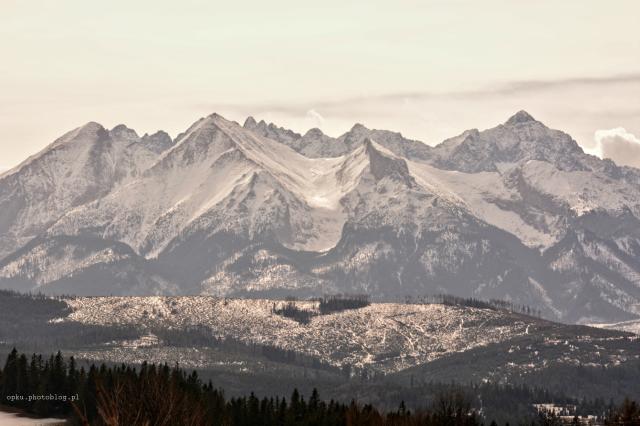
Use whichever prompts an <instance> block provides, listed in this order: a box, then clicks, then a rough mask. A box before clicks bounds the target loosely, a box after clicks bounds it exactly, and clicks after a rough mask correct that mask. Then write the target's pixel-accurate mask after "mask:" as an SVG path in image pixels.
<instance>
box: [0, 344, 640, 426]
mask: <svg viewBox="0 0 640 426" xmlns="http://www.w3.org/2000/svg"><path fill="white" fill-rule="evenodd" d="M440 387H441V389H440V391H439V392H437V394H436V395H435V396H434V397H433V399H432V401H431V404H430V405H429V408H427V409H423V410H418V411H413V412H412V411H411V410H409V409H407V408H406V406H405V404H404V403H401V404H400V407H399V408H398V409H397V410H393V411H389V412H381V411H380V410H379V409H377V408H376V407H374V406H372V405H361V404H358V403H356V402H355V401H352V402H351V403H348V404H345V403H342V402H337V401H334V400H331V401H329V402H326V401H323V400H322V399H321V398H320V395H319V394H318V392H317V391H316V390H314V391H313V392H312V394H311V395H310V396H309V398H308V399H305V397H304V396H302V395H301V394H300V393H299V392H298V391H297V390H294V391H293V393H292V394H291V397H290V398H288V399H287V398H280V397H277V396H274V397H265V398H262V399H260V398H258V397H256V396H255V395H254V394H253V393H251V395H249V396H244V397H234V398H230V399H227V398H226V397H225V394H224V392H223V391H222V390H220V389H217V388H216V387H214V385H213V384H212V383H211V381H208V382H206V383H205V382H204V381H203V380H201V379H200V378H199V376H198V374H197V373H196V372H195V371H194V372H192V373H187V372H186V371H185V370H183V369H181V368H179V367H178V366H175V367H169V366H168V365H167V364H163V365H155V364H147V363H144V364H142V365H141V366H140V367H139V368H134V367H131V366H126V365H120V366H112V367H108V366H106V365H104V364H103V365H101V366H99V367H98V366H95V365H91V366H90V367H89V368H88V369H85V368H84V367H80V368H78V367H77V364H76V361H75V360H74V358H73V357H70V358H68V359H65V358H64V357H63V356H62V354H61V353H60V352H58V353H57V354H56V355H51V356H49V357H48V358H45V357H42V356H41V355H35V354H34V355H32V356H31V357H27V356H26V355H25V354H19V353H18V351H17V350H15V349H14V350H13V351H12V352H11V353H10V354H9V355H8V357H7V360H6V362H5V364H4V368H3V369H2V370H0V396H1V397H2V401H3V403H4V404H6V405H10V406H12V407H15V408H19V409H22V410H24V411H27V412H29V413H32V414H36V415H41V416H56V417H64V418H68V419H70V422H71V424H75V425H113V426H116V425H127V426H129V425H130V426H136V425H156V424H163V425H194V426H195V425H242V426H244V425H247V426H253V425H274V426H275V425H427V426H429V425H450V426H458V425H460V426H462V425H465V426H466V425H469V426H471V425H480V424H484V423H489V422H490V421H489V419H487V418H486V416H483V413H482V412H483V409H482V408H480V409H479V410H478V409H477V408H476V407H475V404H472V403H471V398H470V397H469V396H470V395H469V393H467V392H465V391H464V390H463V388H462V387H457V386H452V385H449V386H442V385H440ZM492 388H493V392H491V390H492ZM470 389H472V390H473V393H479V394H482V395H483V398H484V403H488V404H491V403H492V402H495V401H491V399H492V398H502V399H501V401H502V402H501V403H502V404H506V405H509V406H513V407H515V406H516V405H517V404H518V403H520V402H521V400H523V401H524V400H530V399H531V397H536V398H541V399H542V400H547V401H553V400H554V399H555V402H556V403H561V404H568V405H571V404H574V406H575V407H576V408H577V410H576V411H575V412H576V414H577V415H579V414H580V413H581V411H584V410H585V409H588V410H589V411H591V412H593V411H594V410H595V412H598V411H599V412H600V413H601V414H602V415H603V417H604V418H605V419H606V422H607V423H608V424H612V425H613V424H616V425H637V424H640V423H638V422H640V409H639V408H638V404H637V403H635V402H633V401H631V400H625V402H624V403H623V404H622V405H621V406H620V407H617V408H616V407H614V406H613V405H609V406H606V405H605V403H604V401H593V402H592V403H588V402H586V401H582V402H578V401H575V400H571V399H566V398H565V399H557V398H554V397H553V396H552V395H550V394H548V392H546V391H536V390H531V389H528V388H526V387H511V388H509V389H502V388H500V387H499V386H497V385H491V386H490V387H477V386H474V387H471V388H470ZM419 391H420V390H419V389H415V392H419ZM505 391H506V393H508V394H509V395H510V396H511V398H507V399H505V398H504V395H505V394H506V393H505ZM499 395H502V397H500V396H499ZM498 402H499V401H498ZM604 407H606V408H604ZM576 420H577V418H576ZM525 422H526V423H530V424H541V425H543V424H544V425H546V424H560V423H561V419H560V418H558V417H555V416H554V415H545V414H542V415H539V416H537V417H530V416H525V415H524V412H523V414H522V417H521V423H525ZM491 424H495V422H493V421H491ZM507 424H508V423H507Z"/></svg>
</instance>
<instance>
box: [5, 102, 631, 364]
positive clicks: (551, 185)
mask: <svg viewBox="0 0 640 426" xmlns="http://www.w3.org/2000/svg"><path fill="white" fill-rule="evenodd" d="M639 218H640V170H638V169H634V168H630V167H622V166H618V165H616V164H615V163H613V162H612V161H610V160H602V159H599V158H597V157H594V156H592V155H588V154H586V153H584V152H583V150H582V149H581V148H580V146H579V145H578V144H577V143H576V142H575V141H574V140H573V139H572V138H571V137H570V136H569V135H567V134H565V133H563V132H561V131H559V130H553V129H549V128H548V127H546V126H545V125H544V124H543V123H541V122H539V121H536V120H535V119H534V118H533V117H531V116H530V115H529V114H527V113H526V112H524V111H520V112H518V113H516V114H515V115H514V116H512V117H511V118H509V119H508V120H507V121H506V122H505V123H503V124H500V125H498V126H497V127H494V128H491V129H487V130H483V131H479V130H476V129H473V130H468V131H466V132H464V133H462V134H461V135H458V136H455V137H452V138H450V139H448V140H445V141H444V142H442V143H440V144H438V145H436V146H429V145H426V144H424V143H422V142H419V141H414V140H409V139H406V138H405V137H403V136H402V135H401V134H400V133H395V132H391V131H386V130H372V129H368V128H366V127H365V126H363V125H360V124H357V125H355V126H354V127H353V128H352V129H351V130H350V131H348V132H347V133H345V134H344V135H342V136H340V137H337V138H333V137H330V136H327V135H325V134H323V133H322V131H320V130H319V129H312V130H309V131H308V132H307V133H305V134H304V135H300V134H297V133H295V132H293V131H291V130H287V129H284V128H281V127H278V126H276V125H274V124H267V123H265V122H264V121H260V122H258V121H256V120H254V119H253V118H251V117H250V118H248V119H247V120H246V122H245V123H244V124H243V125H241V124H239V123H236V122H233V121H229V120H227V119H225V118H223V117H221V116H219V115H217V114H213V115H210V116H208V117H204V118H201V119H199V120H198V121H196V122H195V123H194V124H193V125H192V126H190V127H189V128H188V129H187V130H186V131H185V132H183V133H182V134H180V135H178V136H177V137H176V138H175V139H172V138H171V137H170V136H169V135H168V134H166V133H164V132H157V133H155V134H153V135H144V136H139V135H138V134H137V133H136V132H135V131H134V130H132V129H129V128H127V127H126V126H124V125H120V126H117V127H115V128H113V129H111V130H108V129H105V128H104V127H103V126H101V125H100V124H97V123H88V124H86V125H84V126H82V127H79V128H77V129H75V130H72V131H70V132H69V133H67V134H65V135H63V136H62V137H60V138H59V139H58V140H56V141H55V142H53V143H52V144H51V145H49V146H48V147H47V148H45V149H44V150H43V151H41V152H40V153H38V154H36V155H34V156H32V157H30V158H28V159H27V160H26V161H24V162H23V163H22V164H20V165H18V166H17V167H15V168H14V169H12V170H9V171H7V172H4V173H3V174H1V175H0V288H3V289H10V290H16V291H20V292H42V293H45V294H50V295H56V294H57V295H61V294H73V295H78V296H109V295H112V296H187V295H191V296H197V295H206V296H216V297H224V298H226V297H245V298H254V299H266V298H284V297H286V296H296V297H298V298H310V297H317V296H322V295H324V294H336V293H343V294H368V295H370V296H371V297H372V300H374V301H379V302H398V301H404V300H405V299H406V298H420V297H423V296H427V295H434V294H450V295H455V296H459V297H471V298H477V299H485V300H489V299H500V300H507V301H510V302H511V303H513V304H515V305H526V306H530V307H532V308H534V309H536V310H539V311H540V312H541V314H542V316H543V317H545V318H547V319H552V320H556V321H562V322H565V323H588V324H594V323H607V324H616V323H624V324H634V321H636V320H638V319H639V318H640V220H639ZM80 300H81V299H80ZM89 300H91V299H89ZM100 300H101V299H95V300H94V301H93V302H92V303H100ZM150 300H151V299H150ZM176 300H177V302H176V303H179V301H180V299H176ZM194 300H197V299H194ZM110 303H111V302H110ZM256 303H258V302H256ZM265 303H267V302H265ZM380 306H381V308H380V309H382V307H385V308H384V309H392V308H391V306H393V305H386V304H383V305H380ZM393 309H396V308H393ZM81 311H82V310H81ZM510 327H515V326H514V325H512V326H510ZM523 327H525V326H524V325H523V326H522V327H520V328H517V327H516V328H517V333H523V332H524V331H523V330H524V329H523ZM486 337H487V338H490V337H491V335H490V334H489V335H488V336H486ZM414 343H415V344H426V343H424V342H422V343H421V342H420V341H415V342H414ZM293 349H295V348H293ZM414 349H415V348H414ZM408 350H409V349H408ZM415 350H416V351H417V353H433V351H432V350H429V351H422V350H418V349H415ZM409 352H411V351H410V350H409ZM371 356H372V357H374V358H375V357H376V356H379V354H371ZM361 358H362V359H366V354H362V357H361ZM422 361H426V360H422ZM422 361H421V362H422ZM380 365H381V366H380V368H381V369H383V370H384V369H387V368H390V369H391V370H395V369H397V368H396V367H390V366H385V364H384V362H382V361H381V363H380Z"/></svg>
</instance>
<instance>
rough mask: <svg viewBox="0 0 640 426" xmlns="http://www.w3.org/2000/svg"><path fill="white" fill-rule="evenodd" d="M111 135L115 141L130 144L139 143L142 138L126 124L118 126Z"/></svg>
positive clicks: (112, 130) (111, 131) (110, 132)
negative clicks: (119, 140) (120, 140)
mask: <svg viewBox="0 0 640 426" xmlns="http://www.w3.org/2000/svg"><path fill="white" fill-rule="evenodd" d="M109 134H110V135H111V137H113V138H115V139H122V140H125V141H129V142H133V141H137V140H139V139H140V136H138V133H137V132H136V131H135V130H133V129H131V128H129V127H127V126H126V125H124V124H118V125H117V126H116V127H114V128H113V129H111V130H110V131H109Z"/></svg>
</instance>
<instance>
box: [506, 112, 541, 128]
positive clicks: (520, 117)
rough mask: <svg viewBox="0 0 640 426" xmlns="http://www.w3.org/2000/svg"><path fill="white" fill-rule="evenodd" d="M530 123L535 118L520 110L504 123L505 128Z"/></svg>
mask: <svg viewBox="0 0 640 426" xmlns="http://www.w3.org/2000/svg"><path fill="white" fill-rule="evenodd" d="M532 121H536V119H535V118H533V117H532V116H531V114H529V113H528V112H527V111H525V110H520V111H518V112H516V113H515V114H514V115H512V116H511V117H510V118H509V119H508V120H507V121H506V122H505V125H507V126H515V125H517V124H522V123H529V122H532Z"/></svg>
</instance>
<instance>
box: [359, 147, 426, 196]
mask: <svg viewBox="0 0 640 426" xmlns="http://www.w3.org/2000/svg"><path fill="white" fill-rule="evenodd" d="M363 145H364V150H365V152H366V154H367V155H368V157H369V166H370V170H371V174H372V175H373V176H374V177H375V179H376V180H381V179H383V178H385V177H391V178H395V179H399V180H400V181H402V182H404V183H406V184H407V185H409V186H411V185H413V183H414V180H413V177H412V176H411V174H410V173H409V167H408V166H407V162H406V161H405V160H404V159H402V158H398V157H396V156H394V155H393V154H391V153H390V152H384V151H386V150H385V149H384V148H382V147H381V146H380V145H378V144H376V143H375V142H374V141H372V140H371V139H370V138H365V140H364V141H363Z"/></svg>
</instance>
